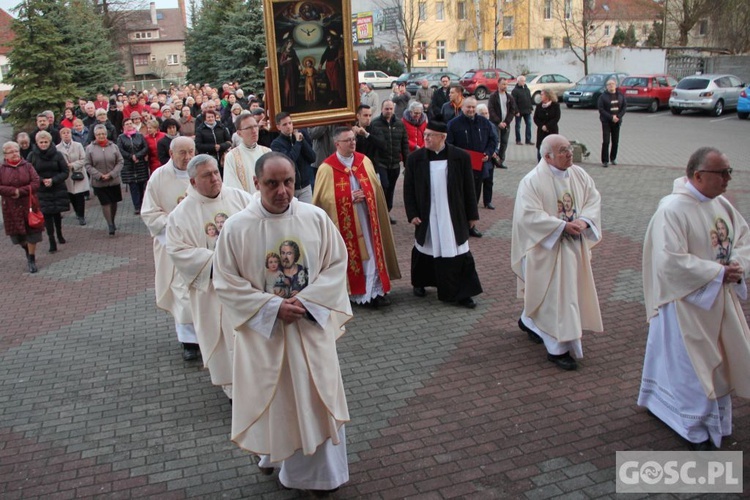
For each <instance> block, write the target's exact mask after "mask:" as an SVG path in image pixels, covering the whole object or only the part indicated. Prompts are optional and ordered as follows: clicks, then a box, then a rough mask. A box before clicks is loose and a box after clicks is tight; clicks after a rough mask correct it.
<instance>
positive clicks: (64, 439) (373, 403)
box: [0, 110, 750, 499]
mask: <svg viewBox="0 0 750 500" xmlns="http://www.w3.org/2000/svg"><path fill="white" fill-rule="evenodd" d="M563 113H564V118H565V119H567V121H566V122H564V123H566V124H567V126H568V128H569V130H570V131H571V132H570V134H571V135H572V136H573V135H574V136H575V137H576V138H579V140H582V141H583V142H586V143H587V144H588V145H589V147H590V148H592V149H594V150H595V151H594V153H592V154H594V155H595V156H596V154H597V152H596V150H597V147H596V142H597V141H598V128H593V129H592V128H591V127H590V126H587V120H588V119H589V118H590V117H591V116H594V115H591V114H590V112H588V111H585V110H572V111H567V110H564V111H563ZM573 113H575V114H573ZM662 115H663V114H659V115H640V116H638V115H636V114H635V113H633V114H632V115H629V116H631V118H630V121H629V123H630V124H632V126H631V131H630V132H629V133H631V134H636V133H638V134H644V135H647V134H649V132H648V131H647V128H648V127H653V124H654V123H656V120H665V121H667V120H666V119H667V118H668V117H666V116H662ZM652 116H653V118H652ZM691 119H692V118H691ZM735 119H736V117H735ZM708 120H709V119H708V118H705V120H704V122H703V123H708ZM674 123H678V122H674ZM680 123H683V122H680ZM685 123H689V122H685ZM722 124H724V125H727V124H726V123H724V122H720V123H719V125H722ZM743 125H744V124H743ZM659 127H661V125H660V126H659ZM657 128H658V127H657ZM725 129H728V130H732V129H730V128H729V127H728V126H727V127H725ZM725 129H722V130H725ZM0 132H2V129H0ZM669 133H671V131H670V130H669V128H668V127H667V128H665V129H664V134H669ZM651 134H652V135H653V134H654V132H653V131H652V132H651ZM691 134H693V132H691ZM694 134H700V132H694ZM624 135H625V134H624ZM687 136H690V134H686V137H687ZM744 136H746V132H743V131H742V130H738V131H737V132H736V135H735V142H734V143H732V142H731V141H728V140H727V139H725V138H719V137H709V138H708V140H707V142H708V143H721V144H726V145H727V148H734V149H732V150H731V152H730V153H731V155H733V156H734V157H737V158H744V157H746V155H747V147H746V146H741V145H738V143H737V142H736V141H738V140H739V138H741V137H744ZM634 137H635V136H634V135H631V136H630V142H629V143H628V142H626V141H625V137H624V138H623V142H624V144H623V153H622V155H621V159H622V162H623V164H624V165H623V166H620V167H616V168H610V169H608V170H604V169H602V168H600V167H598V165H597V164H595V163H590V164H584V166H585V167H586V168H587V170H588V171H589V172H590V173H591V174H592V175H593V176H594V179H595V180H596V182H597V186H598V187H599V189H600V191H601V192H602V197H603V200H604V207H603V212H604V213H603V221H604V240H603V242H602V243H601V244H600V245H599V246H598V247H597V248H596V249H595V251H594V273H595V277H596V280H597V287H598V292H599V297H600V301H601V306H602V312H603V316H604V325H605V332H604V333H603V334H599V335H594V334H588V335H586V336H585V337H584V353H585V358H584V359H583V360H582V362H581V366H580V369H579V370H578V371H577V372H573V373H568V372H562V371H560V370H558V369H557V368H555V367H554V366H553V365H552V364H551V363H549V362H547V361H546V360H545V357H544V350H543V348H541V347H540V346H537V345H534V344H531V343H529V342H528V341H527V339H526V337H525V335H523V334H522V333H521V332H519V331H518V329H517V326H516V321H517V319H518V314H519V312H520V310H521V302H520V301H519V300H517V299H516V298H515V280H514V278H513V276H512V273H511V271H510V268H509V253H510V250H509V246H510V222H509V220H510V216H511V212H512V203H513V196H514V193H515V188H516V186H517V184H518V181H519V180H520V178H521V177H522V176H523V175H524V174H525V173H526V172H527V171H528V170H530V169H531V168H532V167H533V165H534V161H533V159H534V157H535V156H534V155H535V153H534V150H533V148H530V147H526V146H523V147H516V146H511V148H510V151H509V163H510V164H511V169H510V170H507V171H497V179H496V187H495V192H496V194H495V200H494V203H495V205H496V206H497V207H498V210H496V211H494V212H493V211H488V210H484V209H482V210H481V211H480V214H481V221H480V228H481V229H482V230H483V231H484V232H485V237H484V238H482V239H481V240H476V239H472V240H471V246H472V252H473V253H474V255H475V257H476V260H477V265H478V270H479V273H480V276H481V278H482V283H483V286H484V288H485V293H484V294H483V295H482V296H480V297H479V303H480V306H479V307H478V308H477V309H476V310H474V311H466V310H463V309H458V308H455V307H450V306H446V305H443V304H441V303H439V302H438V301H437V299H436V297H435V294H434V291H433V292H432V293H431V294H430V295H428V297H427V298H425V299H417V298H415V297H413V296H412V295H411V287H410V286H409V281H408V274H409V273H408V269H409V261H408V258H409V251H410V246H411V241H412V234H411V231H410V229H409V226H408V225H407V224H406V223H405V220H404V216H403V211H402V207H401V205H400V204H399V205H398V206H397V207H396V208H395V213H396V214H397V215H399V217H398V218H399V223H398V224H397V225H396V226H394V229H395V236H396V239H397V248H398V250H399V254H400V255H401V266H402V271H403V274H404V275H405V278H404V279H402V280H400V281H397V282H396V283H395V290H394V292H393V303H394V305H393V306H392V307H391V308H390V309H389V310H387V311H372V310H367V309H361V308H357V309H356V310H355V318H354V320H353V321H352V322H351V323H350V327H349V329H348V331H347V334H346V335H345V336H344V337H342V339H341V341H340V344H339V350H340V356H341V361H342V370H343V375H344V384H345V387H346V389H347V394H348V400H349V406H350V412H351V415H352V422H351V423H350V424H349V425H348V428H347V437H348V450H349V459H350V464H351V471H350V472H351V481H350V482H349V483H348V484H347V485H346V486H345V487H343V488H342V489H341V490H340V491H339V492H338V493H336V495H335V497H336V498H362V497H365V498H404V497H416V498H436V499H437V498H454V497H464V498H528V499H541V498H549V497H565V498H595V497H607V496H614V463H615V451H617V450H639V449H660V450H682V449H684V445H683V444H682V443H681V442H680V440H679V439H678V438H677V437H675V435H674V434H673V433H672V432H671V431H670V430H669V429H667V428H665V427H664V426H663V425H661V424H660V423H659V422H657V421H655V420H654V419H652V418H650V417H649V416H648V415H647V414H646V413H645V411H644V410H643V409H641V408H638V407H637V406H636V405H635V400H636V396H637V391H638V386H639V380H640V373H641V364H642V360H643V352H644V347H645V339H646V331H647V327H646V323H645V320H644V316H645V314H644V308H643V303H642V300H643V299H642V291H641V280H640V254H641V243H642V239H643V233H644V231H645V226H646V223H647V222H648V219H649V217H650V215H651V214H652V212H653V210H654V207H655V206H656V202H657V201H658V199H659V198H660V197H661V196H663V195H664V194H666V193H667V192H668V191H669V190H670V189H671V183H672V180H673V179H674V178H675V177H677V176H679V175H680V169H679V168H678V166H679V165H682V164H684V158H686V157H687V155H688V154H689V153H690V151H691V150H692V149H693V148H694V146H695V145H696V142H695V141H696V140H697V139H695V138H690V139H689V140H687V141H685V142H684V143H678V144H671V145H667V147H665V148H664V149H662V148H657V147H651V148H642V147H639V144H637V141H635V139H634ZM690 137H692V136H690ZM739 144H742V143H739ZM743 147H744V151H743V149H742V148H743ZM734 166H735V167H741V169H742V170H743V171H742V172H739V173H738V174H736V175H735V179H734V180H733V182H732V184H731V186H730V187H731V189H730V191H729V193H728V196H729V198H730V199H731V200H732V201H733V203H735V204H736V206H738V207H739V209H740V210H741V211H742V212H743V213H745V214H748V213H750V197H748V196H747V194H748V187H749V186H750V171H748V169H747V168H742V167H745V166H744V165H741V164H739V162H735V164H734ZM125 198H126V201H125V202H124V203H123V204H122V208H121V210H120V212H121V214H122V215H121V216H120V218H119V220H118V227H120V230H119V231H118V234H117V236H116V237H115V238H110V237H109V236H107V233H106V225H105V224H104V221H103V219H102V217H101V212H100V209H99V207H98V203H96V202H95V201H92V202H90V203H89V204H88V207H87V211H88V219H89V222H90V223H89V225H88V226H86V227H84V228H81V227H79V226H77V225H76V224H75V219H74V218H73V217H72V216H70V215H69V216H68V217H67V218H66V219H65V222H64V226H65V235H66V238H67V239H68V241H69V243H67V244H66V245H64V246H62V248H61V250H60V251H59V252H58V253H57V254H55V255H49V254H48V253H47V252H46V246H45V244H44V243H43V244H41V245H40V251H39V258H38V260H39V264H40V272H39V273H38V274H37V275H29V274H27V273H25V261H24V258H23V253H22V251H21V250H20V249H19V248H18V247H13V246H12V245H11V244H10V242H9V240H8V239H7V238H6V239H3V240H2V241H1V242H0V282H2V283H4V285H5V286H3V289H2V292H1V297H2V318H1V319H0V498H2V499H16V498H60V499H63V498H83V497H97V496H98V497H100V498H133V499H140V498H159V499H169V498H188V497H200V498H262V499H282V498H296V497H298V495H297V493H295V492H290V491H283V490H281V489H280V488H279V487H278V485H277V482H276V479H275V478H274V477H265V476H260V475H259V474H258V473H257V472H256V469H255V467H253V466H251V465H250V460H249V458H248V456H247V455H246V454H245V453H243V452H241V451H239V450H238V449H236V447H234V446H233V445H232V444H231V443H229V440H228V434H229V429H230V406H229V404H228V402H227V400H226V398H225V397H224V395H223V393H222V391H221V390H220V389H217V388H214V387H213V386H211V385H210V382H209V378H208V375H207V373H206V372H204V371H202V370H201V369H200V368H199V367H198V366H196V365H195V364H191V363H184V362H183V361H182V359H181V357H180V354H181V350H180V347H179V345H178V343H177V341H176V339H175V335H174V333H173V328H172V322H171V320H170V318H169V317H168V316H167V315H166V314H163V313H161V312H158V311H157V310H156V309H155V307H154V304H153V277H152V275H153V262H152V258H151V244H150V238H149V237H148V235H147V234H146V231H145V228H144V227H143V225H142V223H140V221H139V220H138V219H137V218H136V217H134V216H133V215H132V206H130V204H129V202H128V201H127V198H128V196H127V194H125ZM734 402H735V410H734V434H733V435H732V436H731V437H730V438H729V439H727V440H725V441H724V443H725V446H724V448H725V449H727V450H747V449H748V445H749V444H750V404H748V403H746V402H741V401H740V400H737V399H735V401H734ZM745 463H746V465H745V467H744V487H745V491H750V468H748V466H747V463H748V462H747V460H746V462H745Z"/></svg>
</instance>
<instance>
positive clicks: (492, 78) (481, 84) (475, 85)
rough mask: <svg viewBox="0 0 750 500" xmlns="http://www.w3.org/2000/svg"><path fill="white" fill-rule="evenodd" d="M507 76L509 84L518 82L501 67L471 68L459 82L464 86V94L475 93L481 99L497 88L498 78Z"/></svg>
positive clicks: (512, 84)
mask: <svg viewBox="0 0 750 500" xmlns="http://www.w3.org/2000/svg"><path fill="white" fill-rule="evenodd" d="M501 76H502V77H505V79H506V80H508V85H509V86H514V85H515V84H516V77H515V76H513V75H511V74H510V73H508V72H507V71H503V70H501V69H470V70H469V71H467V72H466V73H464V76H462V77H461V79H460V80H459V81H458V83H460V84H461V86H462V87H463V88H464V94H468V95H473V96H474V97H476V98H477V99H479V100H480V101H481V100H482V99H486V98H487V96H488V95H490V94H491V93H493V92H495V91H496V90H497V79H498V78H500V77H501Z"/></svg>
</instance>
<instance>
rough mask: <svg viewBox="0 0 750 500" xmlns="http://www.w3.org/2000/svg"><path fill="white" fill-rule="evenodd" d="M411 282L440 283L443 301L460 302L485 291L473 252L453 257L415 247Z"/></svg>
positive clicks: (413, 284) (417, 283) (439, 287)
mask: <svg viewBox="0 0 750 500" xmlns="http://www.w3.org/2000/svg"><path fill="white" fill-rule="evenodd" d="M411 285H412V286H415V287H426V286H434V287H437V295H438V300H441V301H443V302H457V301H459V300H464V299H468V298H470V297H473V296H475V295H479V294H480V293H482V284H481V283H480V282H479V275H478V274H477V270H476V266H475V264H474V256H472V255H471V252H466V253H464V254H461V255H456V256H455V257H450V258H446V257H432V256H431V255H427V254H423V253H422V252H420V251H419V250H417V248H416V247H412V249H411Z"/></svg>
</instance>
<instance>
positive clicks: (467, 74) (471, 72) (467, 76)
mask: <svg viewBox="0 0 750 500" xmlns="http://www.w3.org/2000/svg"><path fill="white" fill-rule="evenodd" d="M461 78H466V79H468V78H474V72H473V71H467V72H466V73H464V76H462V77H461Z"/></svg>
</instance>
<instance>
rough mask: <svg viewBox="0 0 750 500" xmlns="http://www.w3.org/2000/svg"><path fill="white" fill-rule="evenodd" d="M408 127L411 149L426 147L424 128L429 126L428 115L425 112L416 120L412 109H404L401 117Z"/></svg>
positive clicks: (407, 136) (407, 132)
mask: <svg viewBox="0 0 750 500" xmlns="http://www.w3.org/2000/svg"><path fill="white" fill-rule="evenodd" d="M401 121H402V122H404V127H405V128H406V138H407V140H408V141H409V151H412V152H413V151H414V150H416V149H419V148H423V147H424V129H425V128H427V116H425V114H424V113H422V114H421V115H419V120H414V118H413V117H412V115H411V111H409V110H408V109H407V110H406V111H404V116H403V118H401Z"/></svg>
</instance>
